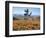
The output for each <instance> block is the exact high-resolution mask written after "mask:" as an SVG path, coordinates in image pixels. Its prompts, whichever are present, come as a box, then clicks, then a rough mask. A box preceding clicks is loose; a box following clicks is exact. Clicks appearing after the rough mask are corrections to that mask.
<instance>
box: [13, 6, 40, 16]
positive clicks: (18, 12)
mask: <svg viewBox="0 0 46 38" xmlns="http://www.w3.org/2000/svg"><path fill="white" fill-rule="evenodd" d="M26 9H29V13H30V12H32V16H33V15H40V8H33V7H13V8H12V12H13V15H14V14H16V15H24V13H25V11H24V10H26Z"/></svg>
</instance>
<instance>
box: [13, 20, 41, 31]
mask: <svg viewBox="0 0 46 38" xmlns="http://www.w3.org/2000/svg"><path fill="white" fill-rule="evenodd" d="M20 30H40V20H38V19H35V20H32V19H28V20H13V31H20Z"/></svg>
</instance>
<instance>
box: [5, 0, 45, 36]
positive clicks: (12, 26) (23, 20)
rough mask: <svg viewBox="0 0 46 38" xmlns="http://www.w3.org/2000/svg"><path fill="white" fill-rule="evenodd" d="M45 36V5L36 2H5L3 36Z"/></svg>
mask: <svg viewBox="0 0 46 38" xmlns="http://www.w3.org/2000/svg"><path fill="white" fill-rule="evenodd" d="M44 34H45V4H44V3H36V2H19V1H6V2H5V36H6V37H15V36H29V35H44Z"/></svg>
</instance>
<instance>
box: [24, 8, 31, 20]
mask: <svg viewBox="0 0 46 38" xmlns="http://www.w3.org/2000/svg"><path fill="white" fill-rule="evenodd" d="M25 12H26V13H25V14H24V16H30V15H31V14H32V12H31V13H30V14H28V13H29V10H28V9H26V10H25ZM24 19H27V18H24Z"/></svg>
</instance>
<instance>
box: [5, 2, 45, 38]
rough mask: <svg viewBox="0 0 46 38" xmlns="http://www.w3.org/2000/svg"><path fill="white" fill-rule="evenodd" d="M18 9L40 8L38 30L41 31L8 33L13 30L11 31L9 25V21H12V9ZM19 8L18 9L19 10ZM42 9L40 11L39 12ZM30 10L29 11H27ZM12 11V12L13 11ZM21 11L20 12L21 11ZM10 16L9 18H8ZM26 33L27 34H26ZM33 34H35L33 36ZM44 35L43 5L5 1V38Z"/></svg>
mask: <svg viewBox="0 0 46 38" xmlns="http://www.w3.org/2000/svg"><path fill="white" fill-rule="evenodd" d="M12 7H13V8H15V9H18V8H19V7H20V8H21V9H23V8H22V7H24V8H27V7H29V8H30V7H34V8H35V7H37V8H40V15H41V17H40V18H41V19H42V20H41V22H42V23H43V24H42V23H40V28H41V30H42V31H41V30H40V31H38V30H36V31H29V30H27V31H14V32H10V31H11V30H12V31H13V29H11V26H12V25H10V24H12V22H11V21H10V20H13V19H12V18H11V17H12V10H11V9H13V8H12ZM20 8H19V9H20ZM41 9H42V10H41ZM29 10H30V9H29ZM13 11H14V10H13ZM21 11H22V10H21ZM41 12H42V13H41ZM10 14H11V16H10ZM26 32H27V33H26ZM33 32H36V33H34V34H33ZM44 34H45V3H37V2H20V1H5V36H6V37H16V36H17V37H18V36H32V35H44Z"/></svg>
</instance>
